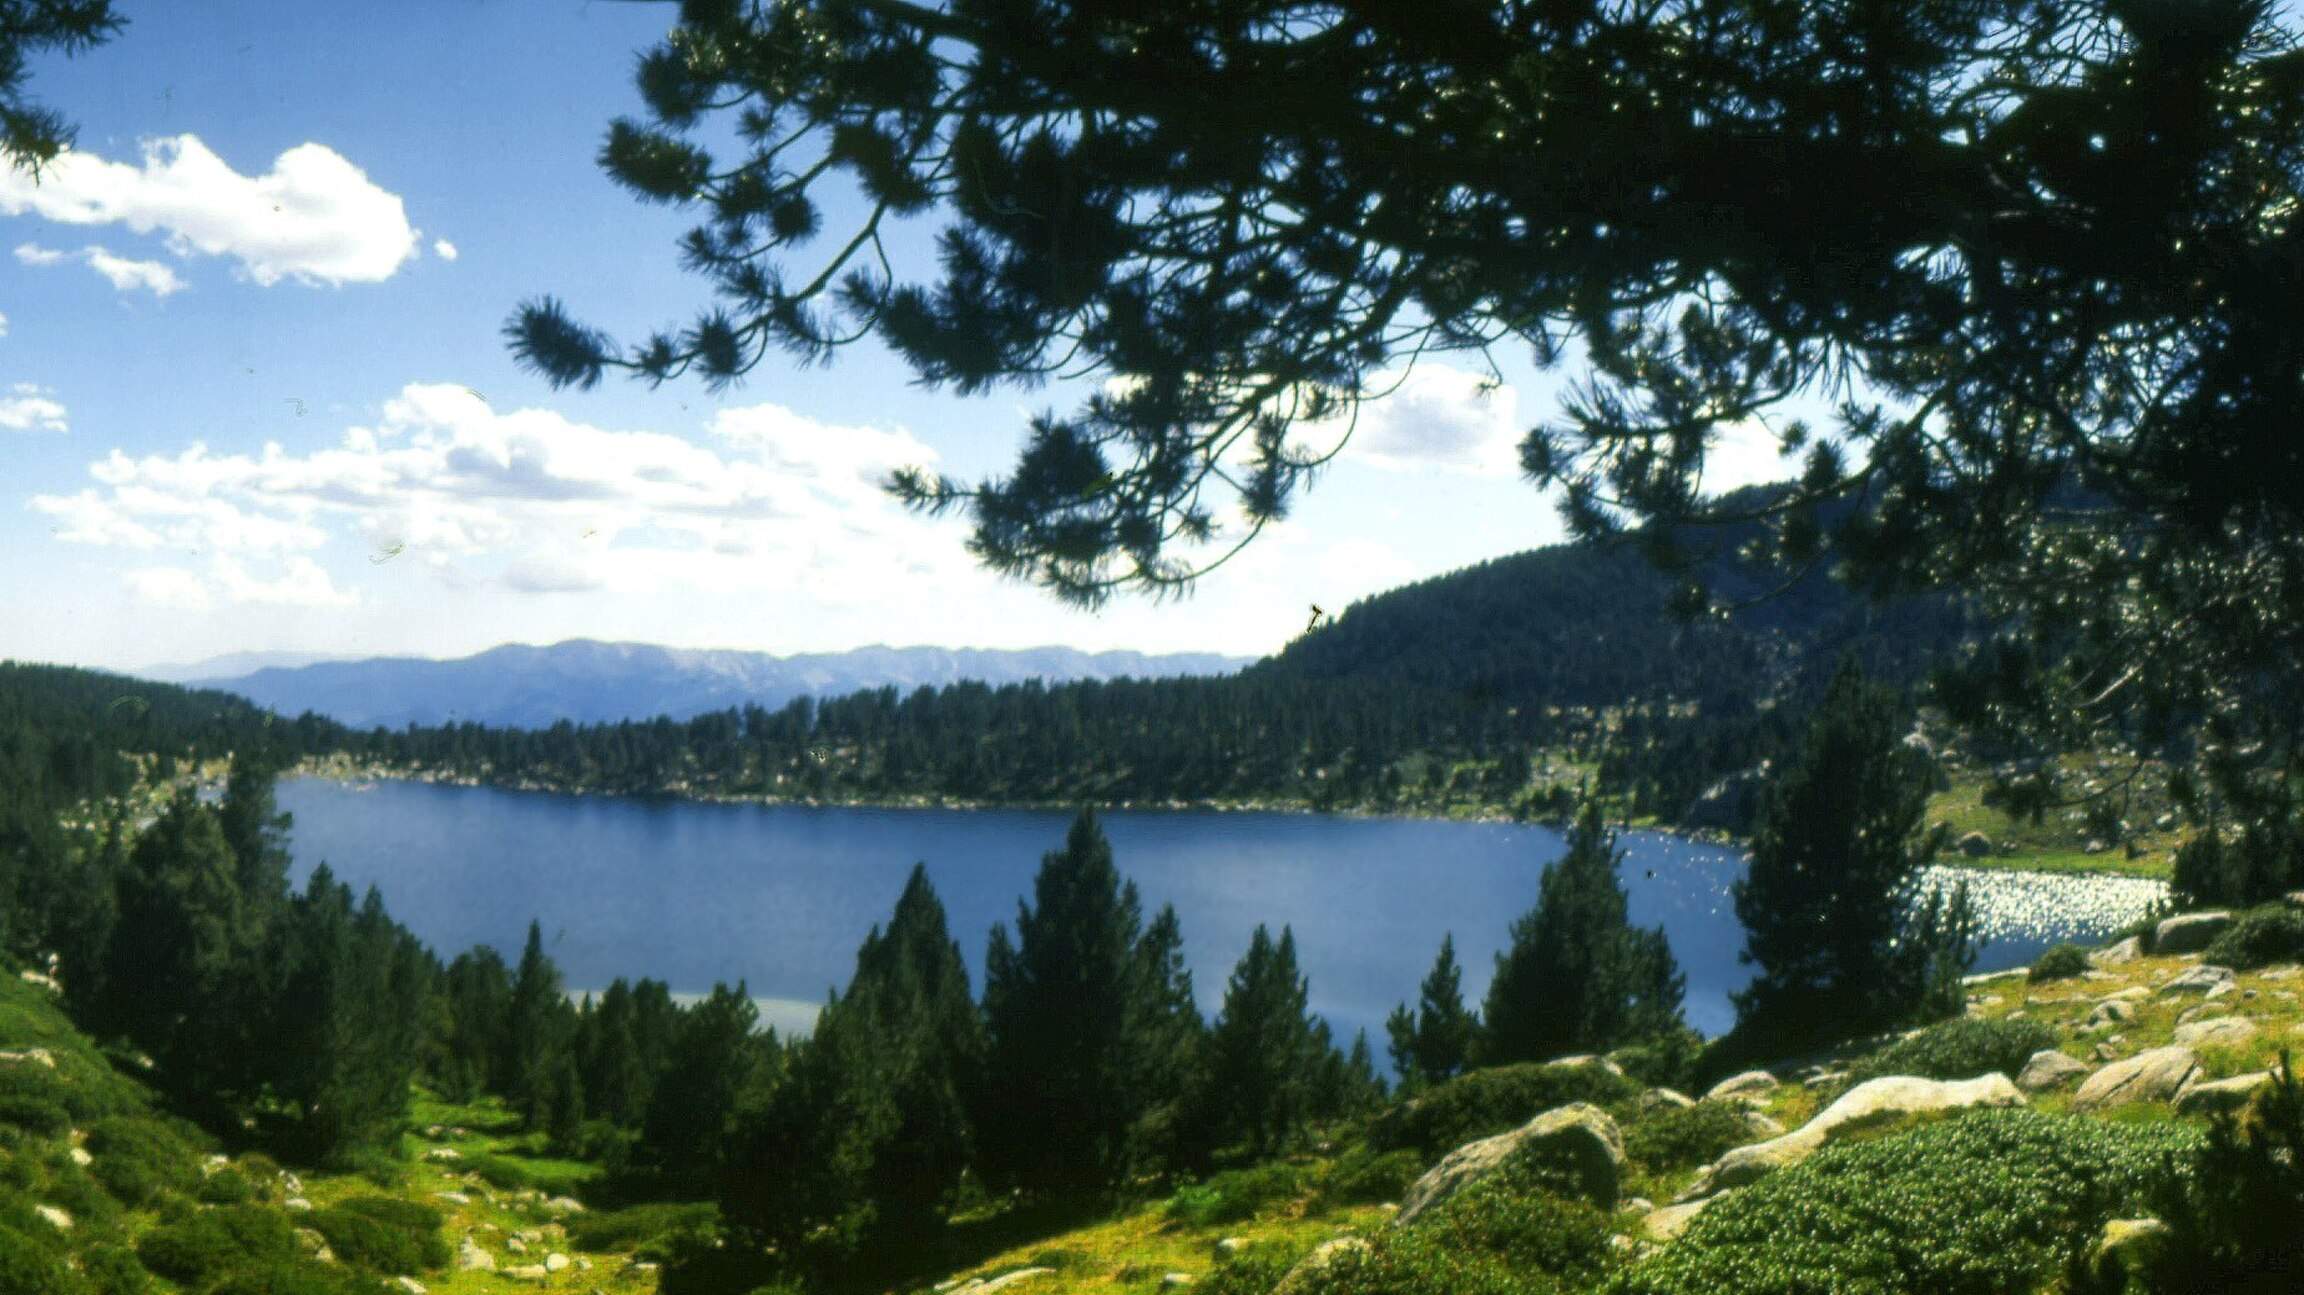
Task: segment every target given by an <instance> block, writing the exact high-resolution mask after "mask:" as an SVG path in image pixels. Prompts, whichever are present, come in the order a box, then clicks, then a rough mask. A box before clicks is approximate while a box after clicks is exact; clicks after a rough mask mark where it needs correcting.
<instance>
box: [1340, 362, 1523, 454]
mask: <svg viewBox="0 0 2304 1295" xmlns="http://www.w3.org/2000/svg"><path fill="white" fill-rule="evenodd" d="M1368 390H1369V391H1371V392H1375V393H1388V394H1380V395H1379V396H1377V398H1375V399H1371V400H1369V401H1367V402H1366V403H1364V404H1362V405H1361V406H1360V410H1359V420H1358V422H1357V424H1356V425H1354V427H1353V430H1352V440H1351V444H1350V446H1349V447H1348V448H1347V450H1346V454H1347V455H1348V456H1349V457H1351V458H1354V459H1357V460H1359V461H1360V462H1363V463H1367V464H1370V465H1372V466H1375V467H1379V468H1386V469H1389V470H1392V471H1395V472H1421V471H1431V470H1433V469H1435V468H1437V469H1440V470H1442V471H1448V472H1464V473H1472V474H1475V475H1479V476H1512V475H1514V474H1516V473H1518V472H1519V470H1520V459H1519V445H1520V438H1521V437H1522V436H1523V435H1524V434H1526V432H1527V428H1525V427H1523V426H1522V425H1521V423H1520V393H1519V392H1518V391H1517V390H1515V389H1514V388H1513V387H1512V385H1511V384H1510V383H1498V384H1494V385H1490V383H1489V380H1488V379H1486V378H1484V377H1483V376H1482V375H1480V374H1477V373H1469V372H1466V371H1465V370H1463V369H1458V368H1455V367H1452V366H1450V365H1446V364H1439V363H1433V362H1426V363H1424V364H1420V365H1417V366H1416V367H1415V368H1414V369H1413V370H1411V371H1409V372H1408V373H1407V375H1406V376H1405V377H1403V376H1402V375H1401V374H1399V373H1386V374H1379V375H1377V376H1376V377H1375V378H1374V379H1373V380H1372V381H1370V382H1369V384H1368ZM1323 430H1324V429H1323V428H1320V427H1315V428H1307V429H1306V431H1305V434H1304V439H1305V441H1306V442H1307V443H1309V444H1310V445H1313V446H1315V447H1318V446H1320V445H1321V439H1322V433H1323ZM1325 430H1330V431H1334V432H1339V433H1340V432H1341V431H1342V430H1343V428H1342V420H1341V419H1339V420H1337V422H1336V423H1334V424H1330V425H1326V428H1325Z"/></svg>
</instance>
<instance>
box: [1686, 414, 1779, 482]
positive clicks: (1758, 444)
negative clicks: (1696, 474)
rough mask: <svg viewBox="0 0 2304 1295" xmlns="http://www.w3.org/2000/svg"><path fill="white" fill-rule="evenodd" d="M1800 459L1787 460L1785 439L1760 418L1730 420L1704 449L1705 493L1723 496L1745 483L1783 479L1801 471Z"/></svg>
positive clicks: (1713, 435) (1714, 434) (1718, 430)
mask: <svg viewBox="0 0 2304 1295" xmlns="http://www.w3.org/2000/svg"><path fill="white" fill-rule="evenodd" d="M1800 466H1801V463H1800V460H1799V459H1798V458H1791V459H1787V458H1785V457H1784V454H1783V441H1782V440H1780V439H1779V438H1778V437H1777V435H1776V433H1774V432H1772V431H1770V430H1769V429H1768V426H1767V424H1765V423H1763V422H1761V421H1760V420H1759V419H1757V418H1747V419H1745V420H1744V421H1742V422H1739V423H1731V424H1729V425H1728V426H1726V427H1721V428H1718V429H1716V430H1715V431H1714V432H1713V433H1712V441H1711V444H1709V445H1707V446H1706V447H1705V449H1704V492H1705V493H1706V494H1712V495H1721V494H1726V493H1728V492H1729V491H1731V490H1736V489H1739V488H1741V487H1744V486H1756V485H1761V484H1763V483H1765V482H1770V481H1783V480H1786V479H1788V478H1791V477H1795V476H1798V475H1799V474H1800Z"/></svg>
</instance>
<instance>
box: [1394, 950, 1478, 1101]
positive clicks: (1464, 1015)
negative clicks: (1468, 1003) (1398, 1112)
mask: <svg viewBox="0 0 2304 1295" xmlns="http://www.w3.org/2000/svg"><path fill="white" fill-rule="evenodd" d="M1384 1028H1385V1031H1386V1032H1387V1033H1388V1034H1390V1035H1391V1052H1392V1069H1393V1070H1395V1071H1396V1072H1398V1073H1399V1075H1400V1079H1401V1082H1402V1083H1403V1084H1415V1085H1418V1086H1421V1085H1426V1084H1437V1083H1440V1082H1442V1081H1444V1080H1449V1079H1453V1078H1455V1077H1456V1076H1457V1074H1459V1073H1460V1072H1462V1071H1463V1069H1464V1068H1465V1066H1467V1065H1469V1064H1471V1060H1472V1045H1473V1042H1474V1041H1475V1039H1476V1038H1477V1037H1478V1035H1479V1032H1480V1018H1479V1017H1477V1016H1474V1015H1473V1014H1472V1012H1471V1009H1469V1008H1467V1007H1465V1006H1464V972H1463V969H1462V968H1461V967H1458V966H1457V965H1456V937H1455V936H1454V935H1452V934H1451V935H1443V936H1441V937H1440V953H1439V955H1438V956H1437V957H1435V958H1434V959H1433V960H1432V970H1431V971H1429V972H1427V973H1425V976H1424V984H1423V986H1422V987H1421V988H1420V989H1419V990H1418V991H1417V1000H1416V1008H1415V1010H1413V1011H1411V1010H1409V1007H1408V1005H1407V1004H1406V1003H1402V1004H1401V1005H1400V1006H1398V1007H1396V1008H1394V1009H1392V1015H1391V1018H1390V1019H1389V1020H1387V1021H1385V1023H1384Z"/></svg>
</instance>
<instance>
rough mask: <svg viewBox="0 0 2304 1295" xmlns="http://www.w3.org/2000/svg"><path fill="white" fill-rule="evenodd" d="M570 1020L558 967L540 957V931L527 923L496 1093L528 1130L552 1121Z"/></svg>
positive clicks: (546, 957)
mask: <svg viewBox="0 0 2304 1295" xmlns="http://www.w3.org/2000/svg"><path fill="white" fill-rule="evenodd" d="M570 1016H571V1012H570V1010H569V1006H568V999H567V994H566V992H565V990H564V989H563V987H562V984H561V980H560V968H559V967H558V966H556V965H554V964H553V962H552V959H551V957H550V956H549V955H548V954H546V953H545V952H544V933H543V929H542V928H541V927H539V926H538V925H537V924H536V923H535V922H533V921H531V922H530V923H528V940H527V943H526V944H525V945H524V946H522V948H521V951H520V966H519V970H518V971H517V972H515V973H514V975H513V977H512V994H511V1000H510V1003H509V1004H508V1006H507V1008H506V1011H505V1019H504V1035H503V1039H502V1042H501V1045H500V1046H501V1051H500V1052H499V1053H498V1056H499V1057H500V1058H501V1060H500V1063H499V1067H498V1068H499V1070H500V1072H501V1073H502V1074H503V1076H504V1086H503V1088H502V1090H501V1091H502V1092H503V1094H504V1098H505V1100H506V1101H508V1102H510V1103H511V1104H512V1108H513V1109H514V1110H516V1111H518V1112H520V1118H521V1121H522V1122H523V1123H524V1124H525V1125H526V1126H527V1127H528V1128H531V1129H541V1128H544V1127H545V1126H546V1125H547V1124H548V1123H549V1122H550V1120H551V1115H552V1101H553V1094H554V1090H555V1088H556V1087H557V1085H558V1082H559V1079H560V1071H561V1064H560V1063H561V1058H562V1055H563V1054H564V1053H565V1052H566V1051H567V1050H568V1047H569V1044H570V1043H571V1041H572V1040H571V1038H570V1035H571V1034H572V1033H573V1030H572V1029H571V1027H572V1025H573V1022H572V1021H571V1020H570Z"/></svg>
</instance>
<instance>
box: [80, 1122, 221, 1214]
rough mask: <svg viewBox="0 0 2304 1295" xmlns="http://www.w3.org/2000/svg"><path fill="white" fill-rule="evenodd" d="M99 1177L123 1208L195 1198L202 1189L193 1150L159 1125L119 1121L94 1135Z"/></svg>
mask: <svg viewBox="0 0 2304 1295" xmlns="http://www.w3.org/2000/svg"><path fill="white" fill-rule="evenodd" d="M88 1150H89V1151H90V1152H91V1153H92V1154H93V1155H94V1156H95V1157H96V1163H95V1165H94V1166H93V1172H94V1173H95V1175H96V1181H98V1182H100V1183H102V1184H104V1190H106V1191H108V1192H110V1193H112V1195H113V1197H114V1198H115V1199H117V1200H118V1201H119V1202H120V1203H121V1204H122V1205H128V1206H137V1205H148V1204H150V1203H151V1202H153V1201H154V1200H156V1199H158V1198H159V1197H160V1196H161V1195H162V1194H163V1193H166V1192H189V1191H191V1190H193V1189H194V1188H196V1187H198V1186H199V1185H200V1165H199V1160H198V1159H197V1155H196V1153H195V1152H194V1150H193V1148H192V1147H191V1146H190V1145H189V1144H187V1143H186V1142H185V1141H184V1139H183V1138H181V1137H179V1136H178V1135H177V1133H176V1131H175V1130H174V1129H173V1128H170V1127H169V1126H168V1125H166V1124H164V1123H162V1122H160V1121H159V1120H153V1119H144V1118H139V1117H135V1116H116V1117H114V1118H112V1119H107V1120H99V1121H97V1122H96V1123H95V1124H94V1125H93V1126H91V1127H90V1128H89V1130H88Z"/></svg>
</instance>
